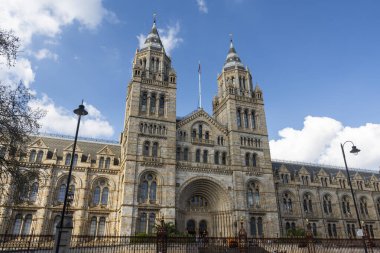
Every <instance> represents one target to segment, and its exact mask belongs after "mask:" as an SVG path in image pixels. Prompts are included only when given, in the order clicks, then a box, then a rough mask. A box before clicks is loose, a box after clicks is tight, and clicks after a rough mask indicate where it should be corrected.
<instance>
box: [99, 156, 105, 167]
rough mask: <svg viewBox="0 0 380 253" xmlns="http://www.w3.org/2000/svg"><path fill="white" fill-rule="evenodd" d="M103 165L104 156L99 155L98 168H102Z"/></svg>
mask: <svg viewBox="0 0 380 253" xmlns="http://www.w3.org/2000/svg"><path fill="white" fill-rule="evenodd" d="M103 166H104V157H103V156H102V157H100V159H99V169H103Z"/></svg>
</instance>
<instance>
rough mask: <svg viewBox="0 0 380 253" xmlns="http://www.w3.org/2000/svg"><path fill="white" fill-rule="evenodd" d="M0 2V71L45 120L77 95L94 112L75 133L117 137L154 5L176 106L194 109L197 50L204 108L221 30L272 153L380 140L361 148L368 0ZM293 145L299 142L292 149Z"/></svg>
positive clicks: (47, 127)
mask: <svg viewBox="0 0 380 253" xmlns="http://www.w3.org/2000/svg"><path fill="white" fill-rule="evenodd" d="M11 2H12V3H13V4H11ZM0 7H1V9H3V10H5V15H4V14H3V15H2V18H0V21H2V22H1V23H3V24H6V25H7V26H6V27H4V28H7V27H10V28H12V29H13V30H15V31H16V33H17V34H18V35H19V36H20V37H21V38H22V41H23V46H22V47H23V52H22V53H21V54H20V57H19V61H20V62H21V63H18V65H16V67H15V69H14V70H5V69H4V67H3V70H0V77H2V78H3V79H7V78H9V79H11V80H12V78H13V79H17V78H19V79H22V80H24V81H25V82H26V83H27V84H28V86H29V87H30V88H31V89H32V90H34V91H35V92H36V94H37V98H38V100H37V101H36V102H35V104H34V106H40V107H44V108H45V109H47V110H48V111H49V112H51V111H52V112H51V113H50V114H49V115H48V116H49V117H48V118H47V119H46V120H45V121H44V122H43V124H44V128H43V130H44V131H48V132H63V133H65V134H70V133H71V132H73V130H71V126H72V125H73V124H74V121H75V119H74V118H72V117H71V115H70V113H69V111H68V110H69V109H70V110H71V108H75V107H76V106H77V105H78V103H79V102H80V101H81V99H82V98H83V99H84V100H85V101H86V103H87V104H88V106H89V107H90V113H92V114H93V116H92V117H90V118H89V120H88V122H87V123H85V124H87V125H85V126H84V130H83V131H82V134H83V135H88V136H93V137H100V138H107V139H118V136H119V133H120V131H121V130H122V124H123V120H124V119H123V114H124V105H125V95H126V89H127V84H128V82H129V79H130V76H131V75H130V73H131V61H132V59H133V55H134V53H135V50H136V48H137V47H138V45H139V41H138V36H139V35H141V34H143V35H146V34H147V33H148V32H149V31H150V28H151V25H152V14H153V13H157V25H158V27H159V28H160V29H161V31H160V33H161V37H164V38H166V40H167V46H168V47H170V48H172V49H171V50H169V51H170V55H171V57H172V61H173V66H174V68H175V69H176V71H177V75H178V86H177V114H178V115H179V116H182V115H186V114H187V113H189V112H191V111H192V110H194V109H196V106H197V78H198V77H197V64H198V61H199V60H200V61H201V63H202V85H203V87H202V88H203V90H202V94H203V105H204V107H205V110H206V111H208V112H209V113H211V101H212V97H213V96H214V95H215V93H216V88H217V87H216V76H217V74H218V73H219V72H220V71H221V69H222V66H223V63H224V60H225V57H226V54H227V51H228V46H229V34H230V33H232V34H233V38H234V44H235V47H236V50H237V52H238V54H239V55H240V57H241V59H242V61H243V63H244V64H245V65H248V67H249V68H250V70H251V72H252V75H253V80H254V82H255V83H256V82H257V83H259V85H260V87H261V88H262V89H263V91H264V98H265V109H266V116H267V124H268V131H269V137H270V139H271V140H272V142H271V150H272V154H273V155H274V156H275V157H276V158H279V159H286V158H288V159H291V160H305V161H310V162H326V163H334V164H336V163H341V161H340V160H341V157H340V156H339V153H337V152H336V147H335V146H336V145H337V144H338V143H339V142H341V141H343V140H344V138H350V139H353V140H355V141H354V142H359V143H360V142H362V143H360V144H362V145H359V143H357V145H358V146H362V147H363V146H364V147H367V154H368V153H371V156H369V157H366V156H363V157H362V158H361V159H358V160H353V161H352V163H353V164H355V165H356V166H360V167H367V168H376V167H378V165H380V158H376V157H380V154H379V153H380V152H379V151H377V154H376V152H375V153H374V152H373V151H371V152H370V149H372V148H373V147H374V146H375V147H378V149H377V150H380V144H376V143H375V142H374V141H373V139H376V137H379V138H380V125H379V115H380V102H379V94H380V85H379V84H380V71H379V66H380V33H379V27H380V15H379V13H380V2H379V1H375V0H372V1H371V0H363V1H350V0H334V1H331V0H318V1H317V0H314V1H312V0H288V1H286V0H265V1H264V0H218V1H216V0H186V1H174V0H165V1H163V0H155V1H147V0H140V1H115V0H107V1H101V0H83V1H81V3H78V2H77V1H74V0H67V2H65V3H56V1H53V0H47V1H34V2H33V3H27V4H25V3H24V1H22V0H5V1H4V2H3V3H0ZM15 21H17V22H15ZM9 73H10V74H9ZM308 116H309V117H308ZM66 122H70V124H65V123H66ZM310 124H312V125H313V128H312V130H310V129H309V128H308V126H309V125H310ZM368 124H370V125H368ZM314 128H315V129H314ZM284 129H285V130H284ZM281 130H283V131H282V132H281ZM362 132H364V135H365V136H366V137H365V138H363V134H362ZM300 141H301V142H300ZM371 141H372V142H371ZM293 145H298V147H299V149H301V151H302V150H304V149H305V148H304V147H305V146H307V147H310V151H309V153H308V154H300V150H298V149H295V150H294V154H293V152H292V151H289V150H288V149H289V146H293ZM338 147H339V146H338ZM365 149H366V148H365ZM313 150H314V151H316V152H315V153H316V154H311V153H313ZM338 151H339V150H338ZM301 153H302V152H301ZM363 153H364V152H363ZM364 157H365V158H366V160H367V162H363V160H364ZM355 159H356V158H355ZM360 160H361V161H360ZM368 161H369V162H368Z"/></svg>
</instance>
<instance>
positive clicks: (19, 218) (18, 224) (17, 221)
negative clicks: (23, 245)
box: [12, 214, 22, 235]
mask: <svg viewBox="0 0 380 253" xmlns="http://www.w3.org/2000/svg"><path fill="white" fill-rule="evenodd" d="M21 225H22V215H21V214H17V215H16V217H15V221H14V223H13V231H12V234H13V235H19V234H20V230H21Z"/></svg>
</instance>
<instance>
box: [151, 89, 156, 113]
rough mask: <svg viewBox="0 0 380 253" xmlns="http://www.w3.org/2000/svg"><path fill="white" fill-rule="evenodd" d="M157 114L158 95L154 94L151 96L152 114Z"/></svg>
mask: <svg viewBox="0 0 380 253" xmlns="http://www.w3.org/2000/svg"><path fill="white" fill-rule="evenodd" d="M155 112H156V94H155V93H153V94H152V95H151V96H150V113H155Z"/></svg>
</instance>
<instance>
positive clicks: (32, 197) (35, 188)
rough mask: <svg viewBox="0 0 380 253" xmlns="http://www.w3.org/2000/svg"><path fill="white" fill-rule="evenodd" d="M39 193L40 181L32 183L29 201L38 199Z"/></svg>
mask: <svg viewBox="0 0 380 253" xmlns="http://www.w3.org/2000/svg"><path fill="white" fill-rule="evenodd" d="M37 195H38V183H37V182H35V183H33V184H32V187H31V191H30V195H29V201H32V202H34V201H36V199H37Z"/></svg>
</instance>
